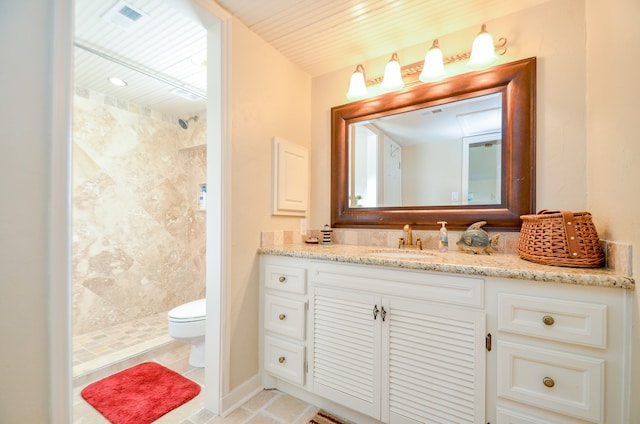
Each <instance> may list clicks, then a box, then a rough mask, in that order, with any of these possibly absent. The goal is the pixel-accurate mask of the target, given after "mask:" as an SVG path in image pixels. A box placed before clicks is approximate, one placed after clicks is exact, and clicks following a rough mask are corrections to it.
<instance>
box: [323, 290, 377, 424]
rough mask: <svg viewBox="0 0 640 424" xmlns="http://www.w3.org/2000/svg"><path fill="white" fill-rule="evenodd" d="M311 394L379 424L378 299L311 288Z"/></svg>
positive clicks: (345, 291)
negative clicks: (359, 413) (370, 418)
mask: <svg viewBox="0 0 640 424" xmlns="http://www.w3.org/2000/svg"><path fill="white" fill-rule="evenodd" d="M311 312H312V319H313V338H312V345H313V359H312V364H313V365H312V374H313V377H312V380H313V391H314V393H316V394H318V395H320V396H322V397H325V398H327V399H330V400H333V401H335V402H338V403H340V404H342V405H344V406H347V407H349V408H351V409H353V410H355V411H359V412H361V413H363V414H366V415H369V416H371V417H374V418H376V419H379V418H380V369H381V366H380V339H381V334H380V332H381V326H380V322H381V314H382V305H381V304H380V296H376V295H372V294H369V293H362V292H355V291H350V290H341V289H333V288H331V289H330V288H326V287H317V286H315V287H313V289H312V293H311Z"/></svg>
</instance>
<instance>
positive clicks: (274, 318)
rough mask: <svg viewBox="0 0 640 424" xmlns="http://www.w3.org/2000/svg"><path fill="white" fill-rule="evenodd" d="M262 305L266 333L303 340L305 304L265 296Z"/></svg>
mask: <svg viewBox="0 0 640 424" xmlns="http://www.w3.org/2000/svg"><path fill="white" fill-rule="evenodd" d="M264 305H265V307H264V328H265V329H266V330H267V331H271V332H274V333H277V334H282V335H283V336H288V337H292V338H294V339H298V340H304V333H305V315H306V314H305V312H306V302H303V301H300V300H292V299H285V298H282V297H278V296H271V295H265V297H264Z"/></svg>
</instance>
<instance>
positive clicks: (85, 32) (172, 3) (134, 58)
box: [75, 0, 550, 116]
mask: <svg viewBox="0 0 640 424" xmlns="http://www.w3.org/2000/svg"><path fill="white" fill-rule="evenodd" d="M188 1H189V0H126V3H125V2H123V3H122V4H119V5H118V6H119V7H120V8H121V7H123V6H124V7H127V6H130V7H131V8H132V9H133V10H134V11H136V10H137V11H141V12H143V14H145V15H148V18H147V19H141V20H140V22H141V23H140V24H139V25H134V26H132V27H131V28H130V29H128V30H127V29H123V28H121V27H118V26H117V25H114V24H113V23H111V22H109V20H108V19H105V18H103V16H104V15H105V14H106V13H107V11H108V10H109V9H110V8H111V7H112V6H114V4H117V3H120V1H116V0H113V1H110V2H104V1H103V0H76V27H75V41H76V46H77V47H76V55H75V79H76V86H77V87H80V88H88V89H91V90H95V91H98V92H100V93H102V94H106V95H110V96H114V97H116V98H118V99H121V100H125V101H128V102H132V103H135V104H138V105H141V106H146V107H150V108H152V109H154V110H158V111H160V112H163V113H165V114H169V115H174V116H187V115H189V114H191V113H195V112H196V111H200V110H202V109H204V108H205V107H206V101H205V100H204V99H203V98H201V97H198V96H193V93H194V92H195V93H206V69H205V67H202V66H197V65H194V64H193V63H191V58H192V57H193V56H198V55H202V54H203V53H204V52H206V31H205V30H204V28H202V26H200V25H199V24H198V23H196V22H193V21H192V20H190V19H189V18H188V17H186V16H185V15H182V14H181V13H180V12H179V11H178V10H179V9H180V3H184V2H188ZM211 1H213V0H211ZM545 1H550V0H518V1H514V0H218V3H219V4H220V5H221V6H222V7H223V8H225V9H227V10H228V11H229V12H230V13H231V14H233V15H235V16H236V17H237V18H238V19H239V20H240V21H241V22H243V23H244V24H245V25H247V26H248V27H249V28H250V29H251V30H252V31H254V32H255V33H257V34H258V35H259V36H260V37H262V38H263V39H264V40H265V41H267V42H268V43H270V44H271V45H272V46H273V47H274V48H276V49H277V50H278V51H280V52H281V53H282V54H283V55H284V56H286V57H287V58H288V59H290V60H291V61H292V62H293V63H295V64H297V65H298V66H300V68H302V69H303V70H304V71H306V72H307V73H308V74H310V75H311V76H318V75H322V74H325V73H327V72H331V71H335V70H337V69H341V68H344V67H348V66H355V64H357V63H359V62H362V61H365V60H368V59H372V58H375V57H379V56H382V55H384V54H387V53H391V52H393V51H396V50H400V49H403V48H406V47H409V46H412V45H416V44H420V43H425V42H428V41H430V40H432V39H434V38H436V37H438V36H441V35H443V34H448V33H451V32H455V31H458V30H461V29H464V28H468V27H470V26H474V25H480V24H481V23H482V22H485V21H488V20H490V19H494V18H496V17H499V16H504V15H507V14H510V13H513V12H516V11H518V10H522V9H526V8H528V7H532V6H535V5H537V4H540V3H543V2H545ZM96 52H98V53H99V54H96ZM105 56H106V57H109V58H115V61H116V62H119V63H120V64H117V63H114V60H109V59H105V58H104V57H105ZM122 63H124V64H131V65H132V66H129V67H127V66H122ZM131 68H134V69H137V70H133V69H131ZM141 71H142V72H141ZM150 74H151V75H154V76H156V77H157V78H152V77H149V75H150ZM113 75H116V76H119V77H120V78H123V79H125V80H127V82H128V83H129V85H128V86H127V87H126V89H118V88H117V87H113V86H111V84H109V83H108V82H107V79H108V77H109V76H113ZM176 87H182V88H183V89H186V90H187V91H188V92H189V91H190V92H191V97H195V98H196V99H195V100H188V99H186V98H182V97H179V96H177V95H175V94H173V93H171V91H172V90H174V89H175V88H176ZM183 91H184V90H183ZM183 94H184V93H183Z"/></svg>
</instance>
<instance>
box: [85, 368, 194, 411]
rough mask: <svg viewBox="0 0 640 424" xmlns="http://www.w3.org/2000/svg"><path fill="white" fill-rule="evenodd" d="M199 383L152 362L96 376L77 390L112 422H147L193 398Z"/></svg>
mask: <svg viewBox="0 0 640 424" xmlns="http://www.w3.org/2000/svg"><path fill="white" fill-rule="evenodd" d="M198 393H200V385H198V384H197V383H194V382H193V381H191V380H189V379H187V378H185V377H183V376H181V375H180V374H178V373H177V372H175V371H171V370H170V369H168V368H165V367H163V366H162V365H160V364H157V363H155V362H144V363H142V364H139V365H136V366H134V367H131V368H128V369H126V370H124V371H120V372H118V373H116V374H113V375H110V376H109V377H106V378H103V379H102V380H98V381H96V382H94V383H91V384H89V385H88V386H87V387H85V388H84V389H83V390H82V392H81V394H82V397H83V398H84V399H85V400H86V401H87V402H89V404H90V405H91V406H93V407H94V408H95V409H96V410H98V412H100V413H101V414H102V415H104V416H105V418H107V419H108V420H109V421H111V422H112V423H113V424H148V423H151V422H153V421H155V420H157V419H158V418H160V417H161V416H163V415H164V414H166V413H167V412H169V411H171V410H173V409H175V408H177V407H178V406H180V405H182V404H184V403H186V402H187V401H189V400H191V399H193V398H194V397H196V396H197V395H198Z"/></svg>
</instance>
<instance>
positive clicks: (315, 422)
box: [308, 410, 351, 424]
mask: <svg viewBox="0 0 640 424" xmlns="http://www.w3.org/2000/svg"><path fill="white" fill-rule="evenodd" d="M308 424H351V423H350V422H349V421H345V420H342V419H340V418H338V417H336V416H335V415H331V414H329V413H327V412H326V411H323V410H320V411H318V413H317V414H316V415H315V416H314V417H313V418H311V421H309V423H308Z"/></svg>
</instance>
